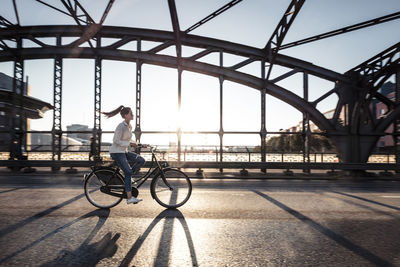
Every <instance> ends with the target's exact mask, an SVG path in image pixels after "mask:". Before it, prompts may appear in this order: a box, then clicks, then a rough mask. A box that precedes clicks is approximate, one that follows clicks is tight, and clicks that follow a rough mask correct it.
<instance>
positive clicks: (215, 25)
mask: <svg viewBox="0 0 400 267" xmlns="http://www.w3.org/2000/svg"><path fill="white" fill-rule="evenodd" d="M1 2H2V7H1V9H0V15H1V16H3V17H5V18H7V19H8V20H10V21H11V22H14V23H16V17H15V14H14V11H13V8H12V0H1ZM46 2H49V3H50V2H51V3H52V4H55V5H57V6H59V7H60V8H62V6H61V4H59V3H57V1H49V0H47V1H46ZM80 2H81V4H82V5H83V6H84V7H85V8H86V9H87V10H88V12H89V14H90V15H91V16H92V17H93V18H94V20H95V21H96V22H98V21H99V20H100V18H101V16H102V14H103V11H104V9H105V7H106V5H107V3H108V1H106V0H85V1H84V0H81V1H80ZM228 2H229V0H223V1H222V0H202V1H196V0H176V7H177V11H178V18H179V24H180V28H181V29H182V30H185V29H187V28H188V27H190V26H191V25H193V24H194V23H196V22H197V21H199V20H200V19H202V18H204V17H206V16H207V15H209V14H210V13H212V12H213V11H215V10H217V9H218V8H220V7H222V6H223V5H225V4H226V3H228ZM16 3H17V6H18V10H19V16H20V22H21V25H22V26H28V25H53V24H56V25H63V24H75V23H74V21H73V20H72V19H71V18H69V17H67V16H65V15H63V14H61V13H58V12H57V11H54V10H52V9H49V8H48V7H46V6H44V5H42V4H40V3H38V2H36V1H34V0H16ZM289 3H290V1H289V0H243V1H242V2H240V3H239V4H237V5H235V6H234V7H232V8H231V9H229V10H228V11H226V12H225V13H223V14H222V15H220V16H218V17H216V18H215V19H213V20H211V21H209V22H207V23H206V24H204V25H202V26H200V27H199V28H197V29H195V30H194V31H193V32H191V34H195V35H200V36H206V37H212V38H217V39H222V40H227V41H231V42H235V43H241V44H245V45H249V46H253V47H257V48H262V47H264V46H265V44H266V43H267V41H268V39H269V38H270V36H271V34H272V32H273V31H274V29H275V27H276V26H277V25H278V22H279V20H280V19H281V17H282V15H283V13H284V11H285V10H286V8H287V7H288V5H289ZM398 11H400V1H399V0H383V1H376V0H336V1H331V0H306V2H305V4H304V5H303V7H302V9H301V10H300V13H299V14H298V16H297V17H296V19H295V21H294V23H293V25H292V26H291V28H290V30H289V32H288V34H287V35H286V38H285V40H284V42H283V43H288V42H292V41H296V40H299V39H303V38H306V37H310V36H314V35H317V34H321V33H325V32H328V31H331V30H335V29H338V28H341V27H345V26H349V25H352V24H356V23H359V22H363V21H366V20H370V19H373V18H377V17H380V16H384V15H388V14H391V13H394V12H398ZM32 14H35V16H32ZM104 24H105V25H113V26H123V27H138V28H149V29H160V30H167V31H171V30H172V25H171V19H170V15H169V10H168V1H166V0H146V1H145V0H115V3H114V5H113V7H112V9H111V11H110V13H109V15H108V17H107V19H106V21H105V23H104ZM399 28H400V20H395V21H391V22H387V23H383V24H379V25H375V26H372V27H368V28H364V29H361V30H358V31H354V32H351V33H346V34H341V35H338V36H335V37H331V38H327V39H324V40H320V41H316V42H312V43H309V44H305V45H301V46H297V47H294V48H290V49H285V50H282V51H280V53H282V54H285V55H289V56H292V57H295V58H299V59H302V60H305V61H308V62H311V63H313V64H315V65H318V66H321V67H325V68H328V69H332V70H334V71H336V72H339V73H344V72H346V71H347V70H349V69H351V68H352V67H354V66H356V65H358V64H360V63H362V62H363V61H365V60H367V59H369V58H371V57H373V56H374V55H376V54H377V53H379V52H380V51H382V50H384V49H386V48H388V47H390V46H392V45H394V44H395V43H397V42H399V40H400V32H399V31H398V29H399ZM43 41H45V42H48V43H49V44H52V43H54V40H51V39H49V40H43ZM67 41H70V40H67V39H65V40H64V42H67ZM111 41H112V40H103V43H107V42H111ZM134 45H135V42H132V43H131V44H128V45H127V46H126V47H127V49H129V47H132V46H134ZM155 45H156V44H154V43H152V42H143V44H142V49H143V50H145V49H149V48H151V47H154V46H155ZM29 46H33V44H32V43H29V42H28V41H26V42H24V47H29ZM196 52H197V50H196V49H191V48H187V47H183V56H190V55H191V54H194V53H196ZM162 53H164V54H169V55H174V53H175V49H174V47H171V48H169V49H166V50H165V51H162ZM218 58H219V55H218V54H217V53H213V54H210V55H208V56H206V57H204V58H202V59H201V60H200V61H202V62H207V63H217V62H218ZM241 60H243V59H242V58H240V57H237V56H232V55H227V54H225V55H224V64H225V65H226V66H229V65H233V64H235V63H237V62H240V61H241ZM53 64H54V60H53V59H40V60H26V61H25V75H26V76H28V81H29V84H30V87H31V95H32V96H33V97H36V98H39V99H42V100H44V101H47V102H49V103H52V102H53ZM102 64H103V70H102V110H103V111H109V110H112V109H114V108H116V107H118V106H119V105H124V106H130V107H132V108H133V109H134V108H135V94H136V93H135V79H136V78H135V73H136V66H135V63H131V62H120V61H110V60H103V63H102ZM260 69H261V67H260V63H259V62H258V63H252V64H249V65H248V66H246V67H244V68H241V69H240V71H243V72H246V73H248V74H252V75H255V76H257V77H259V76H260ZM284 71H287V70H285V69H284V68H280V67H279V66H274V68H273V73H272V75H273V76H277V75H279V74H280V73H283V72H284ZM0 72H3V73H5V74H8V75H10V76H12V73H13V64H12V62H0ZM301 79H302V75H301V74H296V75H293V76H292V77H290V78H288V79H285V80H284V81H282V82H280V83H278V85H280V86H282V87H284V88H287V89H289V90H290V91H292V92H294V93H296V94H298V95H299V96H302V94H303V89H302V83H301ZM309 79H310V80H309V90H310V91H309V95H310V97H309V98H310V100H313V99H316V98H318V97H319V96H321V95H323V94H324V93H325V92H327V91H329V90H330V89H332V88H333V86H334V85H333V84H332V83H331V82H328V81H326V80H323V79H320V78H317V77H314V76H310V78H309ZM177 88H178V85H177V71H176V70H175V69H169V68H164V67H159V66H154V65H148V64H145V65H143V66H142V118H141V123H142V130H143V131H157V130H159V131H175V130H176V129H177V125H178V123H179V122H178V121H179V118H181V121H182V122H181V126H182V129H183V130H186V131H218V130H219V109H220V107H219V81H218V79H217V78H214V77H208V76H205V75H200V74H196V73H190V72H187V71H184V72H183V76H182V108H181V114H182V115H181V116H179V115H178V112H177V102H178V93H177V91H178V90H177ZM337 100H338V99H337V97H336V96H335V95H332V96H331V97H329V98H328V99H326V100H324V101H322V102H321V103H320V104H318V106H317V108H318V109H319V110H320V111H322V112H325V111H328V110H330V109H333V108H334V107H335V106H336V103H337ZM62 101H63V102H62V127H63V129H66V126H67V125H70V124H85V125H88V126H89V127H92V126H93V120H94V119H93V118H94V116H93V110H94V61H93V60H88V59H64V61H63V100H62ZM52 116H53V112H51V111H50V112H46V113H45V115H44V118H43V119H39V120H32V122H31V127H32V129H34V130H51V127H52ZM266 117H267V119H266V127H267V131H279V130H280V129H286V128H289V127H291V126H294V125H297V124H298V123H299V121H300V120H301V119H302V114H301V113H300V112H299V111H297V110H296V109H294V108H293V107H291V106H290V105H288V104H286V103H284V102H282V101H280V100H278V99H276V98H273V97H271V96H268V95H267V98H266ZM223 120H224V121H223V129H224V130H225V131H254V132H258V131H260V128H261V125H260V121H261V100H260V92H259V91H257V90H255V89H252V88H248V87H246V86H243V85H238V84H235V83H232V82H228V81H225V82H224V99H223ZM120 121H121V118H120V117H113V118H111V119H105V118H102V122H101V123H102V129H103V130H104V131H113V130H114V129H115V127H116V125H117V124H118V123H119V122H120ZM133 123H134V121H133ZM111 138H112V134H108V135H107V134H106V135H104V140H105V141H107V140H111ZM141 141H142V142H144V143H153V144H154V143H160V144H165V143H167V142H169V141H172V142H176V135H174V134H172V135H163V136H160V135H154V134H146V135H143V136H142V140H141ZM182 143H183V144H193V145H199V144H207V145H218V144H219V137H218V135H200V134H187V135H184V136H183V137H182ZM224 144H225V145H259V144H260V137H259V135H258V134H254V135H229V134H226V135H225V136H224Z"/></svg>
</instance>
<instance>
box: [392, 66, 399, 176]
mask: <svg viewBox="0 0 400 267" xmlns="http://www.w3.org/2000/svg"><path fill="white" fill-rule="evenodd" d="M395 101H396V106H398V105H399V104H400V68H398V69H397V72H396V87H395ZM393 132H394V133H393V139H394V140H393V141H394V142H393V145H394V149H395V157H396V166H397V169H396V172H397V173H400V136H399V134H400V119H397V120H395V121H394V125H393Z"/></svg>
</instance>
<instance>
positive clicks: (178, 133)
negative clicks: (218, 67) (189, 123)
mask: <svg viewBox="0 0 400 267" xmlns="http://www.w3.org/2000/svg"><path fill="white" fill-rule="evenodd" d="M181 103H182V67H181V64H178V118H179V122H178V123H179V124H178V129H177V133H176V134H177V136H178V151H177V152H178V166H179V167H180V166H181V140H182V114H181V112H182V110H181Z"/></svg>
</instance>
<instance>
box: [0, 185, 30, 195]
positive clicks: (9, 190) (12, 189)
mask: <svg viewBox="0 0 400 267" xmlns="http://www.w3.org/2000/svg"><path fill="white" fill-rule="evenodd" d="M26 188H28V187H16V188H11V189H7V190H4V191H0V194H4V193H8V192H13V191H17V190H20V189H26Z"/></svg>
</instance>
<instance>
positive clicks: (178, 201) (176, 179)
mask: <svg viewBox="0 0 400 267" xmlns="http://www.w3.org/2000/svg"><path fill="white" fill-rule="evenodd" d="M164 176H165V180H164V179H163V177H162V175H161V174H159V175H158V176H157V177H154V180H153V181H152V183H151V187H150V191H151V194H152V196H153V197H154V199H155V200H156V201H157V202H158V204H160V205H161V206H163V207H166V208H169V209H176V208H178V207H180V206H182V205H183V204H185V203H186V202H187V201H188V200H189V198H190V195H191V194H192V183H191V182H190V179H189V177H188V176H187V175H186V174H185V173H184V172H182V171H180V170H176V169H166V170H164Z"/></svg>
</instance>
